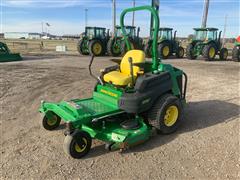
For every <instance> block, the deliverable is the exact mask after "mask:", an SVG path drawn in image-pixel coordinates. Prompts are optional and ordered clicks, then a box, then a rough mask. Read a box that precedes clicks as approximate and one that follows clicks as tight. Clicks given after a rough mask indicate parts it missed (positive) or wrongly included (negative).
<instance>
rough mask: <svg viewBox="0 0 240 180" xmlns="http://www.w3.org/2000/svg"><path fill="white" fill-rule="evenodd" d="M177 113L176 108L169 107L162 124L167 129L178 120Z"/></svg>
mask: <svg viewBox="0 0 240 180" xmlns="http://www.w3.org/2000/svg"><path fill="white" fill-rule="evenodd" d="M178 113H179V112H178V108H177V106H175V105H173V106H169V107H168V108H167V110H166V114H165V116H164V124H165V125H166V126H168V127H170V126H172V125H174V124H175V123H176V121H177V119H178Z"/></svg>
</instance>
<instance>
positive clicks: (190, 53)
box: [186, 44, 197, 60]
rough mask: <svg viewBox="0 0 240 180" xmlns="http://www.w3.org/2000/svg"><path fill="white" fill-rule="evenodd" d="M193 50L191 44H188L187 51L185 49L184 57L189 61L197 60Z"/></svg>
mask: <svg viewBox="0 0 240 180" xmlns="http://www.w3.org/2000/svg"><path fill="white" fill-rule="evenodd" d="M193 50H194V46H193V44H189V45H188V46H187V49H186V56H187V58H188V59H190V60H193V59H196V58H197V56H195V55H194V52H193Z"/></svg>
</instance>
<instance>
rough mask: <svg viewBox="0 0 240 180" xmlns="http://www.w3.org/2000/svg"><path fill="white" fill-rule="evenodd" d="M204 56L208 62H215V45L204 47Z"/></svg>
mask: <svg viewBox="0 0 240 180" xmlns="http://www.w3.org/2000/svg"><path fill="white" fill-rule="evenodd" d="M202 54H203V57H204V59H205V60H206V61H213V60H214V59H215V56H216V54H217V47H216V46H215V45H214V44H207V45H205V46H204V48H203V53H202Z"/></svg>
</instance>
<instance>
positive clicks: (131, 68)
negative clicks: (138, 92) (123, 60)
mask: <svg viewBox="0 0 240 180" xmlns="http://www.w3.org/2000/svg"><path fill="white" fill-rule="evenodd" d="M128 62H129V64H130V74H131V78H132V86H133V85H134V76H133V60H132V57H129V58H128Z"/></svg>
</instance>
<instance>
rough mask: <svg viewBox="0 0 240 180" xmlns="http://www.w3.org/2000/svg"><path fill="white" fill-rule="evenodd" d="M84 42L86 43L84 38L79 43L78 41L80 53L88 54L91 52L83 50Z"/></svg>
mask: <svg viewBox="0 0 240 180" xmlns="http://www.w3.org/2000/svg"><path fill="white" fill-rule="evenodd" d="M83 43H84V40H83V39H81V40H80V41H78V43H77V50H78V52H79V54H81V55H88V54H89V53H87V52H85V51H84V50H83Z"/></svg>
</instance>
